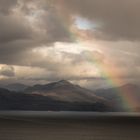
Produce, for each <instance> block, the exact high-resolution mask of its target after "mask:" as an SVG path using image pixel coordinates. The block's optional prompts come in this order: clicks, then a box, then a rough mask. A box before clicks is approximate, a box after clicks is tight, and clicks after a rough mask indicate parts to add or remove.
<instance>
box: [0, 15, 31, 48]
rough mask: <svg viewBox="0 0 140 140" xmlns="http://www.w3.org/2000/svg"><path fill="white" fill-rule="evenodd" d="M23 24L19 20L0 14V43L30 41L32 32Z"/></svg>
mask: <svg viewBox="0 0 140 140" xmlns="http://www.w3.org/2000/svg"><path fill="white" fill-rule="evenodd" d="M24 22H25V21H24V20H23V22H22V19H21V18H18V17H15V16H11V15H2V14H0V43H1V44H2V43H8V42H12V41H16V40H21V39H30V38H31V33H32V31H31V29H30V26H27V25H26V24H24ZM25 23H26V22H25ZM0 47H1V46H0Z"/></svg>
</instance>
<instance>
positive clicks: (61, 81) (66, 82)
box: [56, 80, 71, 85]
mask: <svg viewBox="0 0 140 140" xmlns="http://www.w3.org/2000/svg"><path fill="white" fill-rule="evenodd" d="M56 83H57V84H58V85H71V83H70V82H69V81H67V80H60V81H58V82H56Z"/></svg>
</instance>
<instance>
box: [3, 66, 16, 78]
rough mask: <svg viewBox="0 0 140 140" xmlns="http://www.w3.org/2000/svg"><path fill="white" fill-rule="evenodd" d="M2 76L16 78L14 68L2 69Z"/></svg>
mask: <svg viewBox="0 0 140 140" xmlns="http://www.w3.org/2000/svg"><path fill="white" fill-rule="evenodd" d="M0 75H2V76H6V77H14V76H15V71H14V67H12V66H3V67H1V69H0Z"/></svg>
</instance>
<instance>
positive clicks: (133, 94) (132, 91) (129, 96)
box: [94, 84, 140, 111]
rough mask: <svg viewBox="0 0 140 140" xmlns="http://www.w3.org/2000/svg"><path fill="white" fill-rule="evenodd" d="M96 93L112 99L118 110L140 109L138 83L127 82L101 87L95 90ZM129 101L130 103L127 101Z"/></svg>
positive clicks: (139, 88)
mask: <svg viewBox="0 0 140 140" xmlns="http://www.w3.org/2000/svg"><path fill="white" fill-rule="evenodd" d="M94 93H95V94H96V95H97V96H100V97H103V98H105V99H107V100H110V101H111V102H112V103H113V104H114V106H115V107H116V110H118V111H127V110H130V109H132V110H133V111H139V110H140V87H139V86H137V85H134V84H126V85H123V86H120V87H115V88H110V89H99V90H96V91H94ZM127 101H128V105H126V103H125V102H127ZM130 107H131V108H130Z"/></svg>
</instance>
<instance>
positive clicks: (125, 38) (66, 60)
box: [0, 0, 140, 89]
mask: <svg viewBox="0 0 140 140" xmlns="http://www.w3.org/2000/svg"><path fill="white" fill-rule="evenodd" d="M139 7H140V1H139V0H117V1H116V0H105V1H103V0H12V1H11V0H0V84H10V83H23V84H29V85H32V84H37V83H38V84H44V83H49V82H53V81H58V80H61V79H65V80H69V81H71V82H73V83H75V84H80V85H81V86H83V87H86V88H90V89H94V88H101V87H102V88H105V87H108V86H119V85H122V84H125V83H134V84H138V85H139V83H140V55H139V54H140V14H139V13H140V8H139Z"/></svg>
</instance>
